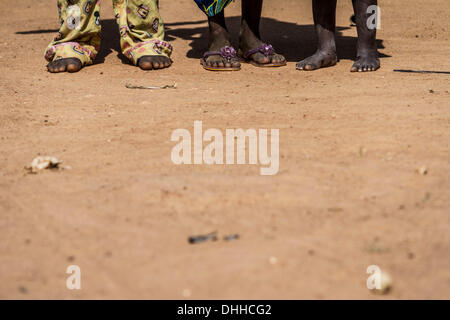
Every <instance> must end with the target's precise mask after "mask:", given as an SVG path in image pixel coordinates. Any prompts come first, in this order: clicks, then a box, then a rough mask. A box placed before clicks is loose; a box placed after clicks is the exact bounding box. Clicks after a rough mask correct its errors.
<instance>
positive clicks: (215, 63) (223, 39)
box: [205, 10, 241, 68]
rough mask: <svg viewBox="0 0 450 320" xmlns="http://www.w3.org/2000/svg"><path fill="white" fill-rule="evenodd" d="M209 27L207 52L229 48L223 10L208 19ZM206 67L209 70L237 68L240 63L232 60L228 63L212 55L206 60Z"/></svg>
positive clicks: (229, 41) (229, 42) (229, 43)
mask: <svg viewBox="0 0 450 320" xmlns="http://www.w3.org/2000/svg"><path fill="white" fill-rule="evenodd" d="M208 25H209V45H208V51H220V49H222V48H223V47H226V46H231V38H230V34H229V32H228V29H227V25H226V23H225V15H224V12H223V10H222V11H221V12H220V13H218V14H217V15H215V16H213V17H208ZM205 63H206V66H207V67H211V68H217V67H218V68H224V67H225V68H230V67H233V68H239V67H240V65H241V64H240V62H239V60H238V59H237V58H233V59H231V60H230V62H228V60H227V59H225V58H223V57H221V56H220V55H213V56H209V57H208V58H206V61H205Z"/></svg>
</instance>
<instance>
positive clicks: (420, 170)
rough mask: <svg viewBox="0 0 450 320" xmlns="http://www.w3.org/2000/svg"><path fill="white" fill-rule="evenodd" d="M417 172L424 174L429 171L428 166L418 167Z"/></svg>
mask: <svg viewBox="0 0 450 320" xmlns="http://www.w3.org/2000/svg"><path fill="white" fill-rule="evenodd" d="M417 172H419V174H421V175H423V176H424V175H426V174H427V173H428V168H427V167H426V166H422V167H420V168H419V169H417Z"/></svg>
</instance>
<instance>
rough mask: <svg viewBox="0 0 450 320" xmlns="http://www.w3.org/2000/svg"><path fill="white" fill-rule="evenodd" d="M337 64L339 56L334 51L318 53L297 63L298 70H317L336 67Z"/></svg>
mask: <svg viewBox="0 0 450 320" xmlns="http://www.w3.org/2000/svg"><path fill="white" fill-rule="evenodd" d="M336 63H337V55H336V52H334V51H331V50H329V51H317V52H316V53H315V54H314V55H312V56H311V57H308V58H306V59H305V60H302V61H300V62H298V63H297V70H306V71H311V70H317V69H320V68H326V67H331V66H334V65H335V64H336Z"/></svg>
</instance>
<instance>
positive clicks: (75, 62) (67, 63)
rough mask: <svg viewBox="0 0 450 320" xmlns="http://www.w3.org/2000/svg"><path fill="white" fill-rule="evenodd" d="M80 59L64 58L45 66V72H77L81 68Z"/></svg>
mask: <svg viewBox="0 0 450 320" xmlns="http://www.w3.org/2000/svg"><path fill="white" fill-rule="evenodd" d="M82 67H83V66H82V64H81V61H80V59H77V58H64V59H59V60H55V61H52V62H50V63H49V64H48V65H47V70H48V71H49V72H51V73H58V72H70V73H73V72H78V71H80V70H81V68H82Z"/></svg>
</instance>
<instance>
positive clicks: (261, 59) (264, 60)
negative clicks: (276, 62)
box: [253, 53, 270, 64]
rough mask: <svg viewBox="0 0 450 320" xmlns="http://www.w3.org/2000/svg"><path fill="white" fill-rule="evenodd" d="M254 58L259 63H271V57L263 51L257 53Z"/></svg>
mask: <svg viewBox="0 0 450 320" xmlns="http://www.w3.org/2000/svg"><path fill="white" fill-rule="evenodd" d="M253 60H254V61H255V62H256V63H259V64H268V63H270V58H269V57H266V56H265V55H263V54H261V53H256V54H255V55H254V56H253Z"/></svg>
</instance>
